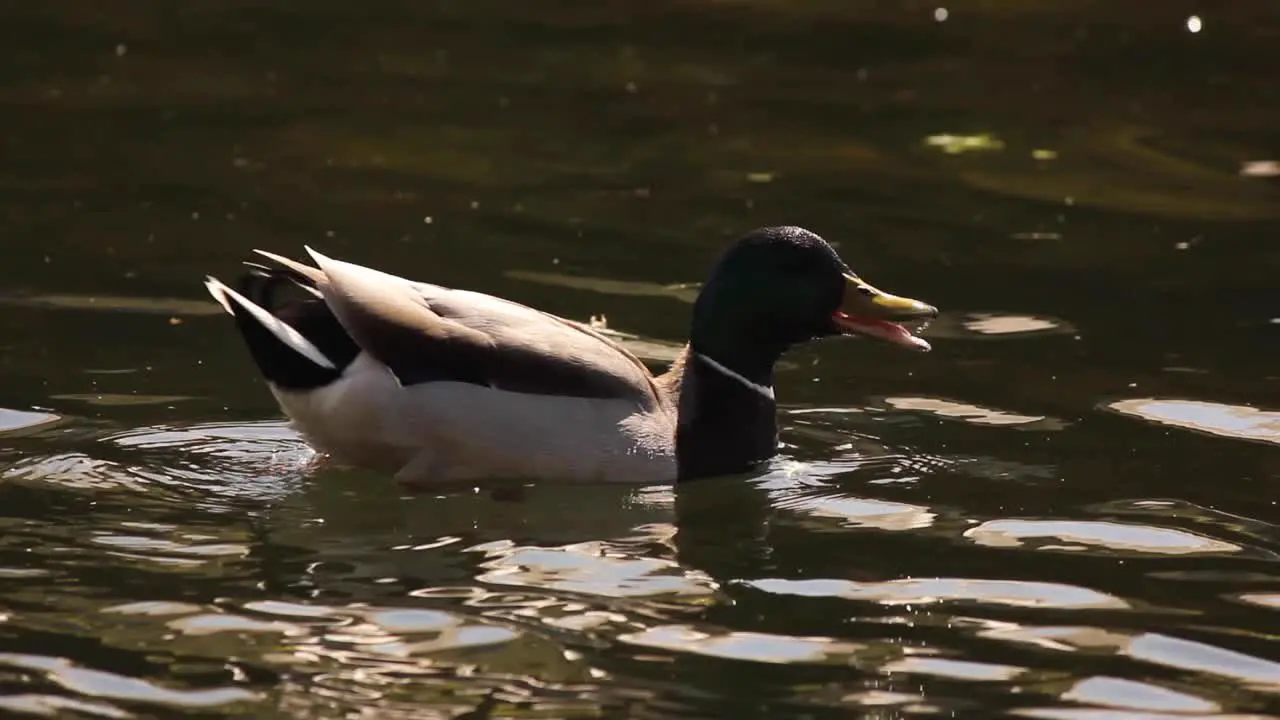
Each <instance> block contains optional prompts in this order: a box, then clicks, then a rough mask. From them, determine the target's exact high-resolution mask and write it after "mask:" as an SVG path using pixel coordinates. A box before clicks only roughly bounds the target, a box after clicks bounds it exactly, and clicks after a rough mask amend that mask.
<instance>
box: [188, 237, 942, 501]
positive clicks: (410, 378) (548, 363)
mask: <svg viewBox="0 0 1280 720" xmlns="http://www.w3.org/2000/svg"><path fill="white" fill-rule="evenodd" d="M257 252H258V254H260V255H261V256H262V257H263V258H265V259H266V260H268V261H270V264H258V263H248V265H249V266H250V271H249V272H248V274H247V275H245V276H244V277H243V278H242V279H241V280H240V282H239V284H238V289H232V288H231V287H229V286H227V285H225V284H223V283H221V282H219V281H218V280H217V279H215V278H212V277H209V278H208V279H207V280H206V287H207V288H208V290H209V292H210V293H211V294H212V295H213V297H214V299H215V300H217V301H218V303H219V304H221V305H222V307H223V308H224V309H225V310H226V311H227V312H228V313H229V314H230V315H231V316H232V317H233V318H234V319H235V323H236V325H237V327H238V328H239V331H240V333H241V335H242V336H243V338H244V342H245V344H246V345H247V346H248V348H249V353H250V355H251V356H252V358H253V360H254V361H255V363H256V364H257V366H258V369H259V371H260V372H261V373H262V375H263V376H264V377H265V379H266V381H267V385H268V387H269V388H270V389H271V392H272V393H273V394H274V395H275V397H276V400H277V401H278V402H279V404H280V407H281V409H282V410H283V411H284V413H285V414H286V415H288V417H289V418H290V419H291V420H292V421H293V424H294V426H295V427H296V428H297V429H298V431H299V432H300V433H301V434H302V435H303V436H304V437H305V438H306V439H307V440H308V442H309V443H310V444H311V445H312V446H313V447H315V448H316V449H317V450H319V451H321V452H322V453H327V454H329V455H330V456H331V457H332V458H333V459H334V460H336V461H338V462H341V463H346V464H351V465H356V466H363V467H366V468H371V469H374V470H377V471H382V472H387V473H389V474H393V475H394V477H395V479H396V480H397V481H399V482H401V483H403V484H407V485H412V486H420V487H421V486H429V485H431V484H432V483H441V482H457V481H474V480H484V479H512V480H516V479H527V480H537V479H555V480H569V481H627V482H637V483H660V482H671V481H676V480H690V479H694V478H699V477H706V476H712V475H725V474H734V473H740V472H745V471H748V470H750V469H751V468H753V467H754V466H757V465H759V464H760V463H763V462H765V461H767V460H768V459H769V458H771V457H772V456H773V455H774V454H775V452H776V449H777V440H778V433H777V418H776V413H777V405H776V402H775V400H774V391H773V377H774V364H775V363H776V361H777V360H778V359H779V357H780V356H781V355H782V354H783V353H784V352H786V350H787V349H788V348H790V347H792V346H794V345H796V344H799V343H803V342H806V341H809V340H813V339H817V338H824V337H829V336H838V335H863V336H867V337H872V338H877V339H879V340H882V341H887V342H889V343H892V344H895V345H899V346H902V347H905V348H910V349H913V350H925V351H927V350H928V349H929V344H928V343H927V342H925V341H924V340H923V339H921V338H919V337H917V336H915V335H913V334H912V333H911V332H910V331H908V330H907V329H906V328H905V327H903V326H902V325H900V324H899V322H904V321H915V320H921V319H925V318H931V317H934V316H935V315H936V314H937V310H936V309H935V308H934V307H932V306H930V305H927V304H925V303H923V302H920V301H919V300H912V299H909V298H904V297H898V296H895V295H890V294H888V293H886V292H882V291H880V290H877V289H876V288H874V287H872V286H871V285H869V284H868V283H866V282H865V281H863V280H862V279H861V278H859V277H858V276H857V275H855V274H854V273H853V272H852V271H851V270H850V269H849V267H848V266H847V265H846V264H845V263H844V261H843V260H841V258H840V256H839V255H838V254H837V253H836V251H835V249H834V248H832V247H831V245H830V244H829V243H827V241H825V240H823V239H822V238H821V237H819V236H818V235H816V234H814V233H812V232H809V231H808V230H804V229H802V228H798V227H768V228H760V229H757V230H753V231H751V232H749V233H747V234H746V235H744V236H743V237H741V238H740V239H738V240H737V241H736V242H734V243H733V244H732V245H731V246H730V247H729V248H728V250H727V251H726V252H725V253H724V255H723V256H722V257H721V258H720V260H719V261H718V263H717V264H716V265H715V267H714V269H713V270H712V272H711V275H710V278H709V280H708V281H707V283H706V284H705V285H704V286H703V288H702V290H701V292H700V293H699V295H698V298H697V300H696V302H695V303H694V306H693V315H692V327H691V331H690V340H689V343H688V345H687V346H686V347H685V349H684V352H683V354H682V355H681V357H680V358H679V359H678V360H677V361H676V362H674V363H673V364H672V366H671V368H670V370H668V371H667V372H666V373H664V374H662V375H658V376H654V375H653V374H652V373H650V371H649V369H648V368H647V367H646V366H645V365H644V363H642V362H641V361H640V360H639V359H637V358H636V356H635V355H633V354H632V353H630V352H628V351H627V350H626V349H624V348H623V347H621V346H620V345H618V344H617V343H615V342H614V341H613V340H611V339H609V338H607V337H605V336H604V335H602V334H601V333H600V332H598V331H597V330H595V329H593V328H592V327H591V326H589V325H587V324H583V323H579V322H574V321H572V320H567V319H564V318H561V317H557V316H555V315H551V314H549V313H545V312H542V311H540V310H535V309H533V308H530V307H527V306H525V305H521V304H519V303H515V302H512V301H509V300H504V299H502V298H498V297H494V296H491V295H485V294H482V293H478V292H471V291H468V290H457V289H453V288H448V287H443V286H441V285H432V284H429V283H424V282H414V281H411V280H406V279H404V278H402V277H397V276H395V275H389V274H387V273H384V272H380V271H378V270H374V269H371V268H367V267H362V266H360V265H355V264H352V263H349V262H343V261H341V260H335V259H333V258H330V257H326V256H324V255H322V254H320V253H318V252H316V251H315V250H312V249H311V248H307V252H308V253H309V254H310V255H311V258H312V259H313V260H314V261H315V267H312V266H309V265H304V264H302V263H299V262H295V261H293V260H290V259H288V258H284V257H281V256H279V255H275V254H272V253H269V252H265V251H261V250H259V251H257ZM288 286H296V287H297V288H300V289H301V290H302V292H301V293H296V295H297V296H298V298H296V299H291V298H287V297H282V296H281V293H280V292H279V291H280V290H281V289H283V288H286V287H288Z"/></svg>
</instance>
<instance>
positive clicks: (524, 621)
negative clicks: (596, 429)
mask: <svg viewBox="0 0 1280 720" xmlns="http://www.w3.org/2000/svg"><path fill="white" fill-rule="evenodd" d="M1193 16H1194V22H1193V21H1192V20H1193ZM1278 20H1280V15H1277V13H1276V11H1275V9H1274V8H1272V7H1271V6H1270V5H1268V4H1267V3H1233V4H1229V5H1226V4H1224V7H1222V8H1213V9H1207V8H1206V7H1203V6H1197V5H1195V4H1192V3H1184V2H1170V3H1164V4H1159V5H1158V7H1157V5H1156V4H1152V3H1144V2H1137V1H1134V2H1117V3H1104V4H1097V3H1084V2H1068V1H1064V2H1018V3H1014V2H982V3H979V2H963V3H957V4H954V5H951V6H948V7H947V8H945V11H944V10H943V9H940V8H938V7H935V6H925V5H922V4H918V3H905V2H904V3H872V2H845V3H829V2H821V1H818V0H815V1H812V2H801V3H779V2H770V1H769V0H742V1H734V2H717V3H711V2H658V3H649V4H636V3H603V4H600V3H597V4H584V3H568V2H557V3H549V4H539V5H537V6H536V7H535V6H534V5H529V6H522V5H513V4H510V3H474V4H470V5H468V4H465V3H456V2H431V3H408V2H405V3H400V2H383V3H376V4H373V5H369V4H364V5H352V4H350V3H336V2H313V3H309V4H307V5H306V7H305V8H304V7H301V6H299V7H298V8H288V7H285V6H283V5H279V6H277V5H274V4H271V3H266V4H264V3H254V2H237V1H233V0H224V1H221V2H204V3H196V4H186V5H182V6H173V5H172V4H170V3H161V2H149V1H148V2H136V3H131V4H129V5H128V6H127V7H124V6H122V7H114V6H113V7H112V8H107V7H106V6H103V5H101V4H94V3H80V2H62V3H57V4H46V5H40V6H37V5H36V4H31V5H29V6H27V7H24V8H17V9H10V10H6V11H5V12H4V22H2V23H0V40H3V42H2V43H0V57H3V59H4V62H3V63H0V103H3V104H4V108H5V112H4V113H0V138H3V139H2V140H0V157H3V160H4V162H3V163H0V167H2V168H3V169H0V238H3V239H2V240H0V242H2V243H3V248H4V262H3V264H2V265H0V291H2V292H0V326H2V327H3V328H4V329H5V332H4V334H3V346H4V349H5V352H4V353H3V354H2V355H0V407H2V408H5V409H4V410H0V530H2V532H0V714H8V715H13V716H15V717H22V716H34V717H42V716H48V717H55V716H56V717H97V718H143V717H167V716H175V715H182V714H188V715H191V716H196V717H246V716H252V717H267V718H269V717H377V718H395V717H406V718H408V717H413V718H424V717H441V718H446V717H459V716H465V717H473V718H483V717H495V718H496V717H521V718H533V717H544V718H578V717H582V718H586V717H644V718H656V717H734V718H751V717H770V718H774V717H797V718H801V717H807V718H819V717H848V716H850V714H859V715H863V716H869V717H886V718H888V717H915V716H922V717H929V716H948V717H950V716H961V717H993V716H1006V715H1012V716H1017V717H1034V718H1068V719H1073V720H1074V719H1092V718H1174V717H1198V718H1201V717H1272V716H1274V717H1280V640H1278V639H1277V635H1276V627H1277V626H1278V625H1277V619H1278V618H1280V615H1278V614H1277V613H1280V564H1278V563H1280V555H1278V553H1280V532H1278V530H1277V523H1280V511H1278V510H1277V508H1276V505H1275V491H1274V487H1276V485H1277V483H1278V482H1280V448H1277V445H1280V390H1278V384H1277V380H1278V379H1280V370H1277V367H1280V364H1278V363H1277V360H1280V341H1278V339H1277V338H1278V335H1277V334H1278V333H1280V302H1277V300H1278V297H1280V296H1277V293H1276V291H1275V277H1277V273H1278V272H1280V253H1277V251H1276V250H1275V247H1274V243H1273V242H1272V241H1273V240H1274V238H1275V237H1276V236H1277V233H1278V232H1280V188H1278V187H1277V185H1276V182H1277V179H1276V177H1277V175H1278V174H1280V173H1278V172H1277V171H1276V169H1275V168H1276V162H1277V160H1278V159H1280V158H1277V154H1278V153H1280V134H1277V132H1276V129H1275V128H1276V127H1277V126H1278V125H1280V95H1277V94H1276V93H1275V92H1274V69H1273V68H1274V66H1275V62H1276V61H1277V60H1280V53H1277V51H1276V48H1277V47H1280V46H1278V45H1277V42H1276V41H1277V37H1276V33H1275V30H1274V28H1276V27H1277V21H1278ZM1192 29H1195V30H1196V32H1192ZM776 223H796V224H802V225H805V226H807V227H809V228H811V229H813V230H815V231H818V232H820V233H822V234H823V235H825V236H827V237H829V238H830V239H832V240H834V241H836V242H837V243H838V244H839V247H840V250H841V252H842V253H843V254H844V256H845V257H846V259H847V260H849V262H850V263H851V264H852V265H853V266H854V268H855V269H856V270H857V271H859V272H860V273H861V274H863V275H864V276H866V277H867V278H869V279H870V280H871V281H872V282H874V283H876V284H878V285H880V286H883V287H885V288H888V289H891V290H893V291H895V292H902V293H905V294H909V295H912V296H916V297H922V298H926V299H928V300H929V301H931V302H934V303H935V304H937V305H939V306H941V307H942V308H943V309H944V314H943V316H942V317H941V318H939V320H938V321H936V322H934V323H933V324H931V325H930V327H929V328H928V330H927V331H926V336H927V337H928V338H929V339H930V341H931V342H932V343H933V345H934V348H935V350H934V352H932V353H930V354H927V355H907V354H904V353H902V352H900V351H898V350H896V349H894V348H889V347H881V346H876V345H874V344H872V343H870V342H865V341H858V340H847V341H832V342H828V343H824V344H822V345H820V346H814V347H809V348H804V349H802V350H800V351H797V352H795V353H793V354H791V355H789V356H788V357H787V358H786V361H785V363H784V365H783V367H782V368H781V370H780V377H779V387H778V394H779V396H780V398H781V400H782V403H783V410H782V413H783V415H782V424H783V440H784V442H785V447H784V451H783V453H782V455H780V456H779V457H778V458H777V460H776V461H775V462H774V463H772V465H771V466H770V467H769V468H767V469H766V470H765V471H762V472H761V473H758V474H756V475H753V476H752V477H749V478H724V479H715V480H710V481H706V482H699V483H695V484H693V485H690V486H687V487H681V488H678V489H677V488H673V487H670V486H656V487H587V488H583V487H557V486H556V485H555V484H554V483H548V484H543V485H538V486H531V487H527V488H525V489H524V491H523V493H521V494H519V495H515V496H513V495H511V494H502V495H494V494H492V493H489V492H486V491H477V492H450V493H447V494H439V495H436V494H422V495H415V496H411V497H406V496H403V495H402V494H401V493H400V492H399V491H398V490H397V489H396V488H395V487H393V485H392V484H391V483H390V482H389V481H388V479H387V478H385V477H382V476H378V475H376V474H372V473H367V472H362V471H358V470H351V469H343V468H335V467H329V466H327V465H324V464H322V463H317V462H316V458H315V457H314V456H313V454H312V453H311V451H310V450H309V449H308V448H307V447H306V446H305V445H304V444H303V443H302V442H301V441H300V440H299V439H298V437H297V436H296V435H295V434H294V433H293V432H292V431H291V430H290V429H289V428H288V427H287V426H286V425H285V424H284V423H283V422H282V421H281V420H280V417H279V413H278V411H277V409H276V408H275V406H274V404H273V403H272V401H271V398H270V396H269V395H268V393H267V392H266V391H265V389H264V388H263V387H262V385H261V383H260V382H259V381H258V380H257V379H256V376H255V375H254V373H253V370H252V368H251V365H250V363H249V360H248V357H247V355H246V353H245V352H244V350H243V348H242V347H241V345H240V343H239V339H238V337H237V336H236V335H235V334H234V330H233V329H232V327H231V326H230V324H229V323H228V322H226V321H225V319H224V318H222V317H220V316H219V315H218V314H217V312H216V310H217V308H216V307H215V306H214V305H213V304H212V303H210V302H208V300H207V298H206V297H204V296H203V294H202V293H203V291H202V288H201V286H200V279H201V278H202V277H203V276H204V274H206V273H213V274H217V275H221V276H224V277H225V276H228V275H230V274H231V273H234V272H235V271H236V270H235V268H236V266H237V263H239V261H240V260H241V259H243V258H244V257H245V255H246V253H247V252H248V251H249V250H250V249H251V248H254V247H264V248H268V249H273V250H276V251H278V252H283V253H286V254H295V255H296V254H298V252H299V251H300V250H301V247H302V246H303V245H304V244H310V245H312V246H314V247H316V248H318V249H320V250H322V251H324V252H326V253H328V254H331V255H334V256H338V257H342V258H345V259H350V260H354V261H360V262H367V263H370V264H374V265H377V266H380V267H387V268H390V269H392V270H394V271H399V272H403V273H406V274H409V275H412V276H415V277H421V278H424V279H430V280H433V281H436V282H441V283H445V284H451V285H459V286H466V287H470V288H474V289H478V290H482V291H486V292H493V293H499V294H503V295H505V296H508V297H511V298H513V299H516V300H519V301H522V302H526V303H529V304H533V305H536V306H538V307H541V308H544V309H547V310H550V311H552V312H557V313H561V314H564V315H566V316H569V317H574V318H577V319H581V320H587V319H589V318H592V317H596V318H597V319H598V320H600V321H602V322H605V323H607V326H608V328H609V329H610V330H612V331H616V332H617V333H618V334H619V335H620V336H621V337H624V338H625V340H626V342H628V343H630V344H631V345H632V346H633V347H635V348H636V349H637V352H639V353H640V354H641V355H642V356H643V357H645V358H647V359H649V360H651V361H652V362H653V364H654V367H655V369H657V368H661V367H662V366H663V364H664V363H665V362H666V361H667V360H669V359H670V357H671V356H672V352H673V348H678V347H679V344H680V343H681V342H682V341H683V339H684V337H685V331H686V327H685V325H686V323H687V319H688V311H689V300H690V298H691V297H692V296H693V295H694V294H695V293H696V291H697V283H698V282H699V281H700V280H701V279H702V277H703V275H704V273H705V271H706V268H707V266H708V264H709V263H710V262H711V260H712V259H713V258H714V256H715V254H716V253H717V252H718V251H719V249H720V248H721V247H723V245H724V244H725V243H726V242H728V241H729V240H730V239H731V238H732V237H733V236H734V235H736V234H738V233H740V232H742V231H744V230H746V229H749V228H751V227H755V226H758V225H764V224H776ZM466 713H473V714H471V715H466Z"/></svg>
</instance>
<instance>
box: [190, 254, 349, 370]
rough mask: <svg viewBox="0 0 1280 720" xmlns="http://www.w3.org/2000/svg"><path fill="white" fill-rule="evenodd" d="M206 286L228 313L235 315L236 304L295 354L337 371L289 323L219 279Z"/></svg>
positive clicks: (331, 363) (317, 349) (210, 279)
mask: <svg viewBox="0 0 1280 720" xmlns="http://www.w3.org/2000/svg"><path fill="white" fill-rule="evenodd" d="M204 286H205V287H206V288H207V289H208V290H209V294H210V295H212V296H213V299H214V300H217V301H218V303H219V304H220V305H222V307H223V308H224V309H225V310H226V311H227V312H228V313H231V314H234V312H233V310H232V307H231V303H232V302H234V303H235V304H236V305H239V306H240V307H242V308H244V309H245V310H247V311H248V312H249V314H250V315H252V316H253V319H254V320H257V321H258V324H259V325H262V326H263V327H264V328H266V329H267V330H268V331H269V332H270V333H271V334H272V335H274V336H275V337H276V339H277V340H279V341H280V342H282V343H284V344H285V345H288V346H289V347H290V348H292V349H293V350H294V352H297V353H298V354H299V355H301V356H303V357H305V358H306V359H308V360H310V361H311V362H313V363H315V364H316V365H319V366H320V367H322V368H326V369H328V370H336V369H337V366H336V365H334V364H333V361H331V360H330V359H329V358H327V357H325V356H324V353H322V352H320V349H319V348H317V347H316V346H315V345H313V344H312V343H311V341H310V340H308V339H307V338H306V337H304V336H303V335H302V333H300V332H298V331H297V330H294V329H293V327H291V326H290V325H289V324H288V323H286V322H284V321H283V320H281V319H279V318H277V317H276V316H274V315H272V314H271V313H269V312H267V311H266V310H264V309H263V308H262V307H260V306H258V305H256V304H255V303H253V302H252V301H250V300H249V298H247V297H245V296H243V295H241V294H240V293H238V292H236V291H235V290H232V289H231V288H229V287H227V286H226V285H224V284H222V282H220V281H219V280H218V279H217V278H212V277H210V278H207V279H206V280H205V283H204Z"/></svg>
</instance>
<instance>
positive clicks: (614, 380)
mask: <svg viewBox="0 0 1280 720" xmlns="http://www.w3.org/2000/svg"><path fill="white" fill-rule="evenodd" d="M307 251H308V252H309V253H310V254H311V256H312V258H313V259H314V260H315V262H316V265H317V267H318V270H313V269H311V268H306V269H305V270H303V269H302V268H305V266H299V265H298V264H296V263H292V262H290V263H289V265H287V267H290V268H291V269H292V270H294V271H295V272H297V273H299V274H300V275H305V277H306V280H307V281H309V284H310V283H314V287H315V288H316V290H318V291H319V293H320V295H321V298H322V299H323V300H324V303H325V304H326V305H327V306H328V307H329V309H330V310H331V311H332V312H333V314H334V316H335V317H336V318H337V320H338V322H339V323H340V324H341V325H342V327H343V329H345V330H346V331H347V333H349V334H350V335H351V338H352V339H353V340H354V341H355V343H356V344H357V345H359V346H360V348H361V349H363V350H364V351H365V352H366V353H368V354H369V355H371V356H373V357H374V358H375V359H377V360H378V361H379V362H381V363H382V364H383V365H385V366H386V367H387V368H388V369H389V370H390V371H391V373H392V374H393V375H394V376H395V377H396V379H397V380H398V381H399V382H400V384H401V385H415V384H420V383H426V382H433V381H440V380H453V381H459V382H469V383H475V384H480V385H487V386H489V387H493V388H497V389H501V390H507V391H511V392H519V393H530V394H537V395H559V396H569V397H582V398H598V399H629V400H633V401H636V402H638V403H640V404H641V405H643V406H645V407H657V406H658V405H659V404H660V402H659V397H658V392H657V388H656V386H655V385H654V382H653V376H652V374H651V373H650V372H649V370H648V368H646V367H645V365H644V363H642V362H641V361H640V360H639V359H638V358H636V357H635V355H633V354H631V353H630V352H628V351H627V350H625V349H624V348H622V347H621V346H619V345H618V344H616V343H614V342H613V341H612V340H610V339H608V338H606V337H604V336H603V335H601V334H600V333H598V332H596V331H595V330H593V329H591V328H590V327H588V326H586V325H583V324H581V323H575V322H572V321H569V320H565V319H563V318H559V317H556V316H554V315H551V314H549V313H545V312H541V311H539V310H535V309H533V308H530V307H527V306H524V305H520V304H519V303H514V302H511V301H508V300H503V299H501V298H497V297H493V296H491V295H485V294H483V293H477V292H470V291H466V290H455V289H451V288H446V287H442V286H439V285H432V284H430V283H422V282H413V281H410V280H407V279H405V278H401V277H398V276H395V275H391V274H388V273H384V272H380V271H378V270H373V269H371V268H367V267H364V266H361V265H356V264H353V263H348V262H344V261H341V260H335V259H333V258H329V257H326V256H324V255H322V254H320V253H318V252H315V251H314V250H311V249H310V248H308V249H307ZM272 259H275V258H272Z"/></svg>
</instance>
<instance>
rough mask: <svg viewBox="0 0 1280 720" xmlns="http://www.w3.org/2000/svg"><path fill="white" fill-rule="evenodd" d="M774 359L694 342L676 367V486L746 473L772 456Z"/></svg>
mask: <svg viewBox="0 0 1280 720" xmlns="http://www.w3.org/2000/svg"><path fill="white" fill-rule="evenodd" d="M776 360H777V356H776V355H769V356H768V357H765V356H764V354H752V353H735V352H725V351H723V350H721V351H720V352H717V351H716V350H715V348H714V346H710V347H705V348H704V346H702V345H700V344H699V343H697V342H694V343H691V344H690V345H689V347H688V348H686V349H685V355H684V357H683V358H681V363H680V366H681V368H682V375H681V378H680V392H679V406H678V409H677V426H676V462H677V465H678V466H679V477H680V479H681V480H691V479H694V478H698V477H706V476H711V475H727V474H733V473H740V472H746V471H748V470H750V469H751V468H752V467H754V466H756V465H758V464H759V463H761V462H764V461H766V460H768V459H769V458H771V457H773V455H774V453H775V452H776V451H777V444H778V426H777V403H776V402H775V400H774V395H773V365H774V362H775V361H776Z"/></svg>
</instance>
